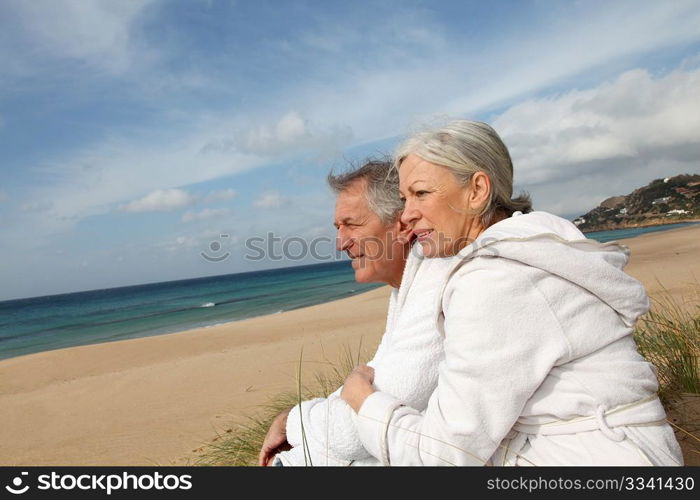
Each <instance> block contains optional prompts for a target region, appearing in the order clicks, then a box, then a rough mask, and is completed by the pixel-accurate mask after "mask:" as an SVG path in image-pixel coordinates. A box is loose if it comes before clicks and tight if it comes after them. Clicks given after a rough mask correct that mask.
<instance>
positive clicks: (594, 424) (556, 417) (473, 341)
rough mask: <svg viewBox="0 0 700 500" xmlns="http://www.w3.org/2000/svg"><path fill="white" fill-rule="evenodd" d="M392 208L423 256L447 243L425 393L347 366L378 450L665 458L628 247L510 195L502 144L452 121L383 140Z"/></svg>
mask: <svg viewBox="0 0 700 500" xmlns="http://www.w3.org/2000/svg"><path fill="white" fill-rule="evenodd" d="M395 165H396V167H397V168H398V169H399V175H400V190H401V195H402V197H403V198H405V202H406V205H405V209H404V212H403V215H402V220H403V221H404V222H405V223H407V224H410V225H411V226H412V229H413V235H414V236H415V238H416V239H417V240H418V241H419V242H420V245H421V246H422V248H423V253H424V255H425V256H426V257H428V258H431V257H432V258H436V257H448V256H457V257H458V258H456V259H454V264H453V268H452V269H451V271H450V272H449V273H448V278H447V280H446V282H445V283H444V285H443V287H442V289H441V290H442V294H441V295H442V300H441V301H439V302H438V303H437V304H436V307H435V312H434V319H435V324H436V328H437V329H438V330H439V331H440V332H441V333H442V334H443V335H444V349H445V358H444V361H442V362H441V363H440V366H439V369H438V373H439V375H438V384H437V388H436V389H435V391H434V392H433V394H432V396H431V398H430V401H429V403H428V406H427V408H426V409H425V410H424V411H418V410H416V409H414V408H411V407H410V406H407V405H404V403H403V402H402V401H401V400H399V399H397V398H395V397H394V396H392V395H390V394H387V393H385V392H381V391H376V390H375V388H374V387H373V385H372V381H373V371H372V369H371V368H369V367H358V368H357V369H356V370H355V371H354V372H353V373H352V374H351V375H350V376H349V377H348V378H347V380H346V382H345V385H344V387H343V391H342V394H341V397H342V398H343V399H344V400H345V401H347V402H348V404H349V405H350V406H351V407H352V408H353V409H354V410H355V411H356V412H357V413H358V419H357V427H358V432H359V436H360V439H361V441H362V443H363V445H364V447H365V448H366V449H367V451H368V452H369V453H371V454H372V455H373V456H374V457H376V458H377V459H379V460H381V461H382V463H384V464H386V465H389V464H391V465H419V464H425V465H449V464H453V465H584V464H585V465H679V464H681V463H682V456H681V453H680V448H679V446H678V443H677V442H676V440H675V436H674V434H673V431H672V429H671V428H670V427H669V426H668V424H667V423H665V412H664V409H663V407H662V406H661V403H660V402H659V399H658V397H657V395H656V391H657V381H656V376H655V371H654V369H653V367H652V366H651V365H650V364H649V363H647V362H646V361H645V360H644V359H643V358H642V357H641V356H640V355H639V354H638V353H637V350H636V346H635V343H634V340H633V338H632V330H633V326H634V324H635V322H636V320H637V319H638V318H639V317H640V316H641V315H642V314H644V313H645V312H646V311H647V309H648V299H647V296H646V293H645V291H644V287H643V286H642V285H641V284H640V283H639V282H638V281H636V280H634V279H633V278H631V277H630V276H628V275H627V274H625V273H624V272H623V271H622V269H623V267H624V266H625V265H626V263H627V260H628V257H629V251H628V249H627V248H626V247H623V246H622V245H619V244H616V243H608V244H600V243H597V242H595V241H592V240H588V239H586V238H585V236H584V235H583V234H582V233H581V232H579V231H578V229H576V227H575V226H574V225H573V224H571V223H570V222H568V221H566V220H564V219H561V218H559V217H556V216H554V215H551V214H547V213H544V212H532V213H527V212H530V211H531V208H530V202H529V199H528V198H527V197H520V198H516V199H511V196H512V182H513V181H512V179H513V167H512V163H511V159H510V155H509V153H508V150H507V148H506V147H505V145H504V144H503V142H502V141H501V139H500V137H499V136H498V135H497V134H496V132H495V131H494V130H493V129H492V128H491V127H489V126H488V125H486V124H484V123H478V122H469V121H456V122H453V123H451V124H449V125H448V126H446V127H445V128H442V129H440V130H436V131H432V132H426V133H420V134H417V135H415V136H414V137H411V138H410V139H408V140H407V141H406V142H405V143H404V144H403V145H402V146H401V147H400V148H399V151H398V154H397V156H396V160H395Z"/></svg>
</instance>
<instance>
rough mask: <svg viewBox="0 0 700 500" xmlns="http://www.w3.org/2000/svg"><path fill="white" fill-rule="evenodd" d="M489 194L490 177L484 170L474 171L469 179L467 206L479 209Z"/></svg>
mask: <svg viewBox="0 0 700 500" xmlns="http://www.w3.org/2000/svg"><path fill="white" fill-rule="evenodd" d="M490 196H491V179H489V176H488V175H486V174H485V173H484V172H475V173H474V174H473V175H472V177H471V179H469V189H468V190H467V206H468V207H469V208H470V209H471V210H475V211H481V209H483V208H484V206H485V205H486V203H487V202H488V200H489V198H490Z"/></svg>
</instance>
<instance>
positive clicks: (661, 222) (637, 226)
mask: <svg viewBox="0 0 700 500" xmlns="http://www.w3.org/2000/svg"><path fill="white" fill-rule="evenodd" d="M694 222H696V223H697V222H700V219H683V220H674V221H673V222H668V221H664V220H663V219H654V220H653V221H652V222H650V223H648V224H641V225H640V224H631V225H628V226H618V227H612V228H606V229H586V230H585V231H583V230H582V231H581V232H582V233H583V234H590V233H603V232H607V231H622V230H624V229H644V228H645V227H656V226H674V225H676V224H692V223H694ZM669 231H672V229H669ZM640 236H641V235H640ZM634 238H636V236H634ZM626 239H631V238H626Z"/></svg>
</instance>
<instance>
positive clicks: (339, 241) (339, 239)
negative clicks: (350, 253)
mask: <svg viewBox="0 0 700 500" xmlns="http://www.w3.org/2000/svg"><path fill="white" fill-rule="evenodd" d="M351 241H352V238H350V236H349V235H348V234H347V230H346V229H345V228H344V227H343V226H340V227H339V228H338V231H337V233H336V236H335V249H336V250H338V251H339V252H342V251H343V250H346V249H347V248H348V247H349V246H350V243H351Z"/></svg>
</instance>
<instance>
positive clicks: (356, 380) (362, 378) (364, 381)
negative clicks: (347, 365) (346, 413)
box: [340, 365, 374, 413]
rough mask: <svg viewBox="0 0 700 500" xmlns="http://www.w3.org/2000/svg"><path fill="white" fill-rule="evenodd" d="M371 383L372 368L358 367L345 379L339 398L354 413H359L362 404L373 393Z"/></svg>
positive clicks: (372, 379) (372, 378)
mask: <svg viewBox="0 0 700 500" xmlns="http://www.w3.org/2000/svg"><path fill="white" fill-rule="evenodd" d="M372 382H374V368H372V367H370V366H366V365H361V366H358V367H357V368H355V369H354V370H353V371H352V373H351V374H350V375H348V378H346V379H345V383H344V384H343V390H342V391H341V392H340V397H341V398H343V400H345V402H346V403H347V404H349V405H350V406H351V407H352V409H353V410H355V413H359V411H360V408H361V407H362V403H364V402H365V399H367V396H369V395H370V394H372V393H373V392H374V387H373V386H372Z"/></svg>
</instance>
